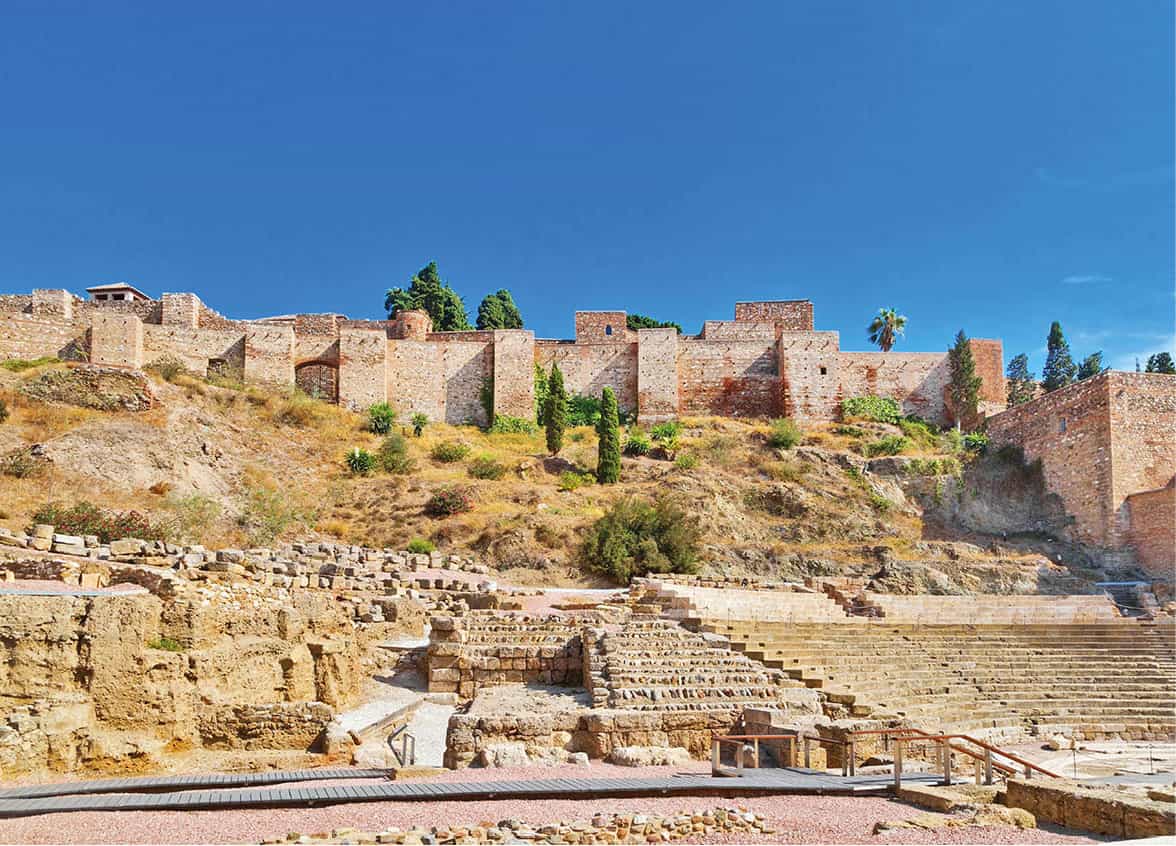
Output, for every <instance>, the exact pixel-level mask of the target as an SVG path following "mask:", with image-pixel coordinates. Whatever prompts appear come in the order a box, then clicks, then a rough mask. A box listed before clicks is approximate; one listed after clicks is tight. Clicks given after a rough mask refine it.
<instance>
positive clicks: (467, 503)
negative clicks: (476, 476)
mask: <svg viewBox="0 0 1176 846" xmlns="http://www.w3.org/2000/svg"><path fill="white" fill-rule="evenodd" d="M473 508H474V499H473V497H472V496H471V495H470V492H469V491H468V490H466V489H464V488H456V487H447V488H441V490H439V491H437V492H436V493H435V494H433V495H432V496H431V497H429V501H428V502H426V503H425V513H426V514H428V515H429V516H430V517H450V516H452V515H454V514H463V513H465V512H466V511H472V510H473Z"/></svg>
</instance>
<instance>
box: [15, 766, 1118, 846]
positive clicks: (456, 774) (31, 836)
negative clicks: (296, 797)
mask: <svg viewBox="0 0 1176 846" xmlns="http://www.w3.org/2000/svg"><path fill="white" fill-rule="evenodd" d="M707 766H708V765H707V763H706V762H692V763H691V764H688V765H685V766H681V767H641V768H633V767H615V766H612V765H609V764H601V763H594V764H592V765H591V766H588V767H577V766H561V767H518V768H507V769H501V770H457V771H451V772H446V773H443V774H441V775H439V776H436V777H434V778H431V779H428V780H429V781H441V782H457V781H503V780H510V779H519V778H543V777H546V778H553V777H555V778H558V777H578V778H641V777H658V776H666V775H669V774H673V773H675V772H706V770H707ZM368 781H369V780H367V779H354V780H347V781H346V782H343V783H346V784H352V785H354V784H363V783H367V782H368ZM330 783H334V782H330V781H326V780H323V781H321V782H302V783H300V784H299V786H308V785H309V784H330ZM736 804H737V805H740V806H743V807H746V808H748V809H749V810H751V811H753V812H755V813H757V814H762V815H763V816H764V817H765V818H767V819H768V820H769V822H770V823H771V824H772V825H773V826H774V827H775V828H776V829H777V833H776V834H775V835H771V836H766V837H760V838H758V839H755V840H750V841H749V840H748V839H747V838H746V837H745V836H741V837H738V838H734V837H732V838H725V837H714V838H711V839H710V840H709V841H707V842H712V843H732V842H753V843H877V844H906V843H912V844H916V843H994V844H1015V843H1056V844H1070V843H1074V844H1076V843H1095V842H1098V841H1097V840H1096V839H1094V838H1090V837H1086V836H1083V835H1080V834H1077V833H1074V832H1062V831H1060V830H1057V829H1049V830H1035V831H1033V830H1031V831H1020V830H1018V829H1014V828H1004V827H1001V828H962V829H947V828H941V829H935V830H933V831H917V830H909V829H908V830H900V831H893V832H887V833H884V834H881V835H873V834H872V831H873V827H874V823H875V822H878V821H880V820H898V819H909V818H911V817H914V816H917V815H919V814H922V813H927V812H925V811H923V810H922V809H920V808H915V807H913V806H910V805H906V804H903V803H899V802H895V801H893V800H890V799H886V798H883V797H877V796H862V797H852V798H846V797H830V796H775V797H756V798H748V799H741V800H733V799H725V798H716V797H681V796H679V797H648V798H631V799H600V800H588V801H585V800H572V799H545V800H499V801H478V802H365V803H352V804H341V805H330V806H326V807H320V808H275V809H267V810H241V811H188V812H179V811H158V812H148V811H133V812H126V813H117V812H105V813H90V812H87V813H72V814H48V815H45V816H40V817H26V818H23V819H13V820H0V842H4V843H169V844H170V843H257V842H260V841H261V840H263V839H266V838H272V837H280V836H284V835H285V834H286V833H287V832H290V831H297V832H301V833H304V834H311V833H314V832H322V831H329V830H330V829H332V828H342V827H352V828H356V829H361V830H380V829H384V828H390V827H397V828H401V829H405V828H410V827H412V826H414V825H416V826H422V827H426V828H427V827H430V826H434V825H472V824H476V823H479V822H483V821H489V822H492V823H496V822H498V821H499V820H502V819H521V820H524V821H526V822H529V823H532V824H534V825H542V824H546V823H551V822H556V821H558V820H561V819H569V820H570V819H589V818H591V816H592V815H593V814H594V813H596V812H597V811H600V812H604V813H615V812H629V813H652V814H672V813H678V812H681V811H689V810H695V809H703V808H714V807H726V806H730V805H736ZM694 842H702V841H694Z"/></svg>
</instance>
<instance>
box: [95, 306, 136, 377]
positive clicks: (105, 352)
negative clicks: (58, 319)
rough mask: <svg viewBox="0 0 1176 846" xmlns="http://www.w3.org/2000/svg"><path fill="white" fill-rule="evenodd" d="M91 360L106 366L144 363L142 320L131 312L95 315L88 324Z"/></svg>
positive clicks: (131, 365)
mask: <svg viewBox="0 0 1176 846" xmlns="http://www.w3.org/2000/svg"><path fill="white" fill-rule="evenodd" d="M90 362H91V363H92V364H101V365H105V366H108V367H130V368H134V369H136V370H137V369H139V368H140V367H142V366H143V321H141V320H140V319H139V318H138V317H136V316H135V315H133V314H118V313H117V312H116V313H100V314H95V315H94V316H93V318H92V322H91V324H90Z"/></svg>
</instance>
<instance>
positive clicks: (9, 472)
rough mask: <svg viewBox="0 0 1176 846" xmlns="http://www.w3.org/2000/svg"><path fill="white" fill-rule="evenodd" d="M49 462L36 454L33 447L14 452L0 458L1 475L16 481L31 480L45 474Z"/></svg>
mask: <svg viewBox="0 0 1176 846" xmlns="http://www.w3.org/2000/svg"><path fill="white" fill-rule="evenodd" d="M48 464H49V461H48V459H47V458H45V457H44V456H38V455H36V454H34V452H33V448H32V447H25V448H23V449H17V450H14V451H12V452H10V453H8V454H7V455H5V456H3V457H0V473H3V474H4V475H5V476H12V477H13V478H14V479H29V478H32V477H33V476H40V475H41V474H42V473H44V472H45V470H46V469H47V467H48Z"/></svg>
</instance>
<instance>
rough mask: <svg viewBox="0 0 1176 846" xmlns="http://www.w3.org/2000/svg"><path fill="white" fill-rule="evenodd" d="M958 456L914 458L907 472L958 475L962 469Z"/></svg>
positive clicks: (923, 474) (921, 474)
mask: <svg viewBox="0 0 1176 846" xmlns="http://www.w3.org/2000/svg"><path fill="white" fill-rule="evenodd" d="M962 469H963V468H962V467H961V466H960V462H959V459H958V458H952V457H951V456H947V457H944V458H912V459H911V460H910V462H909V463H908V464H907V467H906V472H907V473H909V474H911V475H912V476H957V475H959V474H960V472H961V471H962Z"/></svg>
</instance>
